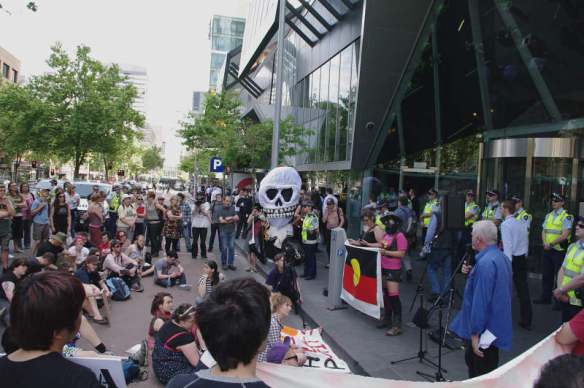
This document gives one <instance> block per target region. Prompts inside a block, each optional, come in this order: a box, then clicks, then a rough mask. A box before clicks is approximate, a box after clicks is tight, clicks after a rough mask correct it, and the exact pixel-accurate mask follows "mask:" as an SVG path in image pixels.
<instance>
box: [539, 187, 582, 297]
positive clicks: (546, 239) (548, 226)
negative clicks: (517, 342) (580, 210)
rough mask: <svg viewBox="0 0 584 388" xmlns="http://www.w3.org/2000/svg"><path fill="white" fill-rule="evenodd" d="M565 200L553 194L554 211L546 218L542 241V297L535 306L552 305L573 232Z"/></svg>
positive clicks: (561, 196) (571, 220)
mask: <svg viewBox="0 0 584 388" xmlns="http://www.w3.org/2000/svg"><path fill="white" fill-rule="evenodd" d="M565 200H566V199H565V198H564V196H563V195H561V194H558V193H553V194H552V211H551V212H550V213H548V214H547V215H546V216H545V220H544V222H543V230H542V232H541V240H542V243H543V271H542V281H541V297H540V298H539V299H538V300H535V301H534V302H533V303H535V304H550V303H551V298H552V290H553V289H554V282H555V280H556V279H557V277H558V271H559V270H560V268H561V266H562V263H563V262H564V255H565V254H566V248H565V247H564V245H565V244H566V243H567V241H568V237H569V236H570V231H571V230H572V222H573V218H572V216H571V215H570V214H568V212H567V211H566V210H565V209H564V203H565Z"/></svg>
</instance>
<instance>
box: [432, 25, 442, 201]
mask: <svg viewBox="0 0 584 388" xmlns="http://www.w3.org/2000/svg"><path fill="white" fill-rule="evenodd" d="M437 24H438V18H436V20H435V21H434V23H433V24H432V70H433V72H434V121H435V125H436V144H437V148H436V173H435V176H434V187H435V188H436V190H438V184H439V180H440V166H441V164H442V106H441V105H442V104H441V99H440V54H439V53H438V28H437Z"/></svg>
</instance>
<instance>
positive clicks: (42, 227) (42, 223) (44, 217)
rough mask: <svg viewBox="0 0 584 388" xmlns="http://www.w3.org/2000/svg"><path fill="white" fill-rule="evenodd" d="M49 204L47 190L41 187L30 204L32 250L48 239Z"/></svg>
mask: <svg viewBox="0 0 584 388" xmlns="http://www.w3.org/2000/svg"><path fill="white" fill-rule="evenodd" d="M49 206H50V205H49V190H48V189H41V190H40V191H39V196H38V198H37V199H36V200H35V201H34V202H33V203H32V206H31V215H32V239H33V240H34V241H35V245H34V247H33V249H32V251H33V252H35V251H36V249H37V248H38V247H39V246H40V244H41V243H42V242H43V241H47V240H48V239H49Z"/></svg>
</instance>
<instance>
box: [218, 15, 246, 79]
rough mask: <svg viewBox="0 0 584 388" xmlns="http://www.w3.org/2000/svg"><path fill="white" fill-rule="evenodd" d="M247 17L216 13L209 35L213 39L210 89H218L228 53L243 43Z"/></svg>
mask: <svg viewBox="0 0 584 388" xmlns="http://www.w3.org/2000/svg"><path fill="white" fill-rule="evenodd" d="M244 31H245V19H242V18H234V17H228V16H220V15H215V16H213V18H212V19H211V26H210V31H209V37H210V39H211V67H210V68H211V70H210V74H209V89H210V90H216V89H217V85H218V83H219V82H220V80H219V75H220V73H221V69H222V68H223V64H224V63H225V58H226V56H227V53H228V52H229V51H231V50H233V49H234V48H236V47H240V46H241V45H242V43H243V34H244Z"/></svg>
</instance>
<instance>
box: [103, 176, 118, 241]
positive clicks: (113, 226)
mask: <svg viewBox="0 0 584 388" xmlns="http://www.w3.org/2000/svg"><path fill="white" fill-rule="evenodd" d="M121 204H122V195H121V194H120V186H119V185H115V186H114V187H113V190H112V193H111V197H110V199H109V218H108V220H107V227H106V228H107V232H108V233H109V235H110V236H115V235H116V233H117V226H118V224H119V222H118V218H119V214H118V210H119V208H120V205H121Z"/></svg>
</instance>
